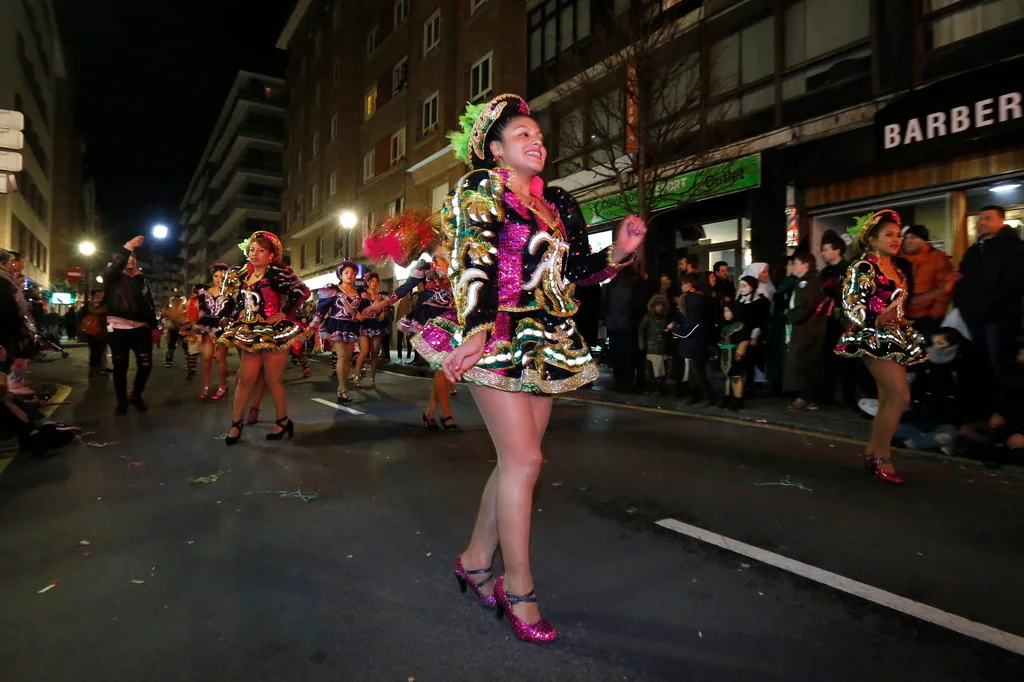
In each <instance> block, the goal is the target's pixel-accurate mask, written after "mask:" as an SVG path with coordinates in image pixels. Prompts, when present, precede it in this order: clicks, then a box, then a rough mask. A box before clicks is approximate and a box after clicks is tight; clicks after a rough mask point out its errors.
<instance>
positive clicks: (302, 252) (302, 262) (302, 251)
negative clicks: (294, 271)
mask: <svg viewBox="0 0 1024 682" xmlns="http://www.w3.org/2000/svg"><path fill="white" fill-rule="evenodd" d="M305 269H306V245H305V244H303V245H302V246H300V247H299V270H305Z"/></svg>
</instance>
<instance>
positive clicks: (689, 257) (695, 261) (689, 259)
mask: <svg viewBox="0 0 1024 682" xmlns="http://www.w3.org/2000/svg"><path fill="white" fill-rule="evenodd" d="M700 261H701V258H700V256H698V255H697V254H695V253H688V254H686V255H685V256H683V262H684V263H686V264H687V265H692V266H693V269H694V270H697V269H699V268H700Z"/></svg>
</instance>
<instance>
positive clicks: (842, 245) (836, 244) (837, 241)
mask: <svg viewBox="0 0 1024 682" xmlns="http://www.w3.org/2000/svg"><path fill="white" fill-rule="evenodd" d="M826 244H828V245H829V246H831V247H832V248H833V249H835V250H836V251H838V252H839V253H841V254H842V253H846V242H844V241H843V238H842V237H840V236H839V234H838V233H837V232H836V231H835V230H827V231H826V232H825V234H823V235H821V245H822V246H825V245H826Z"/></svg>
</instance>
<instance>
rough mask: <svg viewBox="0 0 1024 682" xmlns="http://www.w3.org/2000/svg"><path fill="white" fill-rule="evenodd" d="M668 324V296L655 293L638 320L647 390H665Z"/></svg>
mask: <svg viewBox="0 0 1024 682" xmlns="http://www.w3.org/2000/svg"><path fill="white" fill-rule="evenodd" d="M667 326H668V298H666V297H665V296H664V295H662V294H655V295H654V296H652V297H651V300H650V301H648V302H647V314H646V315H644V319H642V320H641V321H640V338H639V341H640V352H642V353H643V354H644V356H645V358H646V375H647V382H646V384H647V392H648V393H654V392H655V390H658V391H660V392H662V393H664V392H665V361H666V360H667V357H666V343H665V337H666V332H665V328H666V327H667Z"/></svg>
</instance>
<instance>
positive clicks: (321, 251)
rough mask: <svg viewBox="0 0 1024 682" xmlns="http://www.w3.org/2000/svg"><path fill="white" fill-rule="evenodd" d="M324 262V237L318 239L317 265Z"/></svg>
mask: <svg viewBox="0 0 1024 682" xmlns="http://www.w3.org/2000/svg"><path fill="white" fill-rule="evenodd" d="M323 262H324V238H323V237H317V238H316V264H317V265H319V264H320V263H323Z"/></svg>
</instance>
